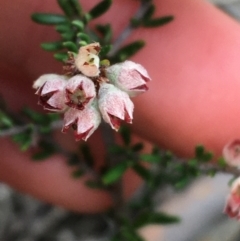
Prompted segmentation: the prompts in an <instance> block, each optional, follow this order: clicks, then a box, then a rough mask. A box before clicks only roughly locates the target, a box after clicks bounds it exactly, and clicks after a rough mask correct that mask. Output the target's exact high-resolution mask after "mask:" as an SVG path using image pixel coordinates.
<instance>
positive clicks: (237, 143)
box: [223, 139, 240, 167]
mask: <svg viewBox="0 0 240 241" xmlns="http://www.w3.org/2000/svg"><path fill="white" fill-rule="evenodd" d="M223 157H224V159H225V161H226V162H227V164H228V165H230V166H236V167H240V139H235V140H233V141H231V142H229V143H228V144H227V145H225V146H224V148H223Z"/></svg>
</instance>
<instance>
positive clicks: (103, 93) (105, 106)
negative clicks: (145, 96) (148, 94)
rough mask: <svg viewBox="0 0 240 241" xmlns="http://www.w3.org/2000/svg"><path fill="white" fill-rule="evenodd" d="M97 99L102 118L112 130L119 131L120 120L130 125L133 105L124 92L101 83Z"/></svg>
mask: <svg viewBox="0 0 240 241" xmlns="http://www.w3.org/2000/svg"><path fill="white" fill-rule="evenodd" d="M98 97H99V109H100V112H101V114H102V117H103V119H104V120H105V121H106V122H107V123H109V124H110V125H111V127H112V128H113V129H115V130H118V129H119V127H120V122H121V120H124V121H126V122H128V123H132V119H133V108H134V105H133V103H132V101H131V100H130V98H129V96H128V95H127V94H126V93H125V92H123V91H121V90H120V89H118V88H116V87H115V86H114V85H112V84H107V83H103V84H102V85H101V86H100V89H99V93H98Z"/></svg>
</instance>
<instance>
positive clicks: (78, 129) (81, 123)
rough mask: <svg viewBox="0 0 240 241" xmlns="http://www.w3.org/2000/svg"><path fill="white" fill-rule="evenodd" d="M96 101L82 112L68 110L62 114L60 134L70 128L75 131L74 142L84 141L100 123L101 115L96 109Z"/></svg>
mask: <svg viewBox="0 0 240 241" xmlns="http://www.w3.org/2000/svg"><path fill="white" fill-rule="evenodd" d="M96 102H97V101H96V100H95V101H94V102H93V103H92V104H91V105H88V106H87V107H86V108H85V109H84V110H77V109H73V108H70V109H69V110H68V111H67V112H65V114H64V124H63V129H62V132H64V133H65V132H66V131H67V130H68V128H69V127H70V126H72V128H73V129H74V130H75V139H76V141H79V140H81V139H82V140H84V141H86V140H87V139H88V138H89V137H90V136H91V135H92V133H93V132H94V131H95V130H96V129H97V128H98V126H99V124H100V122H101V115H100V113H99V111H98V109H97V107H96V106H97V105H96Z"/></svg>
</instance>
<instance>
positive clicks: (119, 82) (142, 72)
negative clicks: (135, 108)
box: [106, 61, 151, 97]
mask: <svg viewBox="0 0 240 241" xmlns="http://www.w3.org/2000/svg"><path fill="white" fill-rule="evenodd" d="M106 74H107V77H108V78H109V79H110V81H111V82H112V83H113V84H114V85H116V86H117V87H118V88H120V89H121V90H123V91H125V92H127V93H128V94H129V95H130V96H132V97H133V96H136V95H138V94H140V93H143V92H145V91H146V90H148V87H147V84H146V82H148V81H150V80H151V78H150V77H149V75H148V73H147V71H146V69H145V68H144V67H143V66H141V65H140V64H137V63H134V62H132V61H125V62H123V63H120V64H115V65H112V66H110V67H108V68H107V69H106Z"/></svg>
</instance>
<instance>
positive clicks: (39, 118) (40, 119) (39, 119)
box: [22, 107, 50, 125]
mask: <svg viewBox="0 0 240 241" xmlns="http://www.w3.org/2000/svg"><path fill="white" fill-rule="evenodd" d="M22 113H23V114H24V115H25V116H27V117H28V118H29V119H30V120H32V121H33V122H34V123H36V124H44V125H46V124H49V123H50V118H49V116H48V115H46V114H42V113H39V112H37V111H34V110H32V109H30V108H28V107H25V108H23V110H22Z"/></svg>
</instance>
